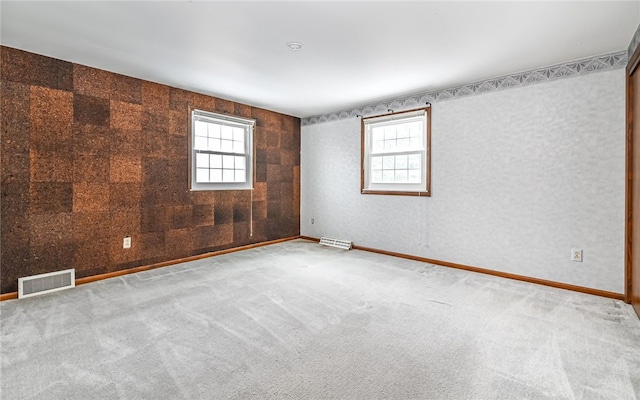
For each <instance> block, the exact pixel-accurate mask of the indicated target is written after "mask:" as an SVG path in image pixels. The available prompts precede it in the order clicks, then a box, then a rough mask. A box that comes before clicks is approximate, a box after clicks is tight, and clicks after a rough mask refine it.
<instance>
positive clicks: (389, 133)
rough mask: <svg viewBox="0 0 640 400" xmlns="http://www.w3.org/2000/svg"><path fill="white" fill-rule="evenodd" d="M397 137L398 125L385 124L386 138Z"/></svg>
mask: <svg viewBox="0 0 640 400" xmlns="http://www.w3.org/2000/svg"><path fill="white" fill-rule="evenodd" d="M395 138H396V127H395V126H385V128H384V139H385V140H390V139H395Z"/></svg>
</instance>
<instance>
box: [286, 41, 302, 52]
mask: <svg viewBox="0 0 640 400" xmlns="http://www.w3.org/2000/svg"><path fill="white" fill-rule="evenodd" d="M287 47H288V48H289V50H291V51H299V50H302V43H300V42H289V43H287Z"/></svg>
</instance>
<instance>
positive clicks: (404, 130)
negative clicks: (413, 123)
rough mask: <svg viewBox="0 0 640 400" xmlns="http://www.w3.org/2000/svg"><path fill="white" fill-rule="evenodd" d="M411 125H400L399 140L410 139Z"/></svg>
mask: <svg viewBox="0 0 640 400" xmlns="http://www.w3.org/2000/svg"><path fill="white" fill-rule="evenodd" d="M409 131H410V128H409V124H402V125H398V131H397V132H398V139H404V138H408V137H409Z"/></svg>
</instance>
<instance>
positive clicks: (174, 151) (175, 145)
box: [167, 136, 189, 166]
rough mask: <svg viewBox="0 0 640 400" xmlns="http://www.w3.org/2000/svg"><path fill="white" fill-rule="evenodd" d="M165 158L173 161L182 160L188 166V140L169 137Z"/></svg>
mask: <svg viewBox="0 0 640 400" xmlns="http://www.w3.org/2000/svg"><path fill="white" fill-rule="evenodd" d="M167 156H168V157H169V158H174V159H184V162H185V165H187V166H188V165H189V160H188V156H189V139H188V138H187V137H186V136H169V151H168V154H167Z"/></svg>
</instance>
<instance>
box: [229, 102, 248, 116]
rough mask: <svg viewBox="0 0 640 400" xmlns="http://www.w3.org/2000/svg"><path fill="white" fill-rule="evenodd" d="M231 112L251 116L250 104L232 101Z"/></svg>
mask: <svg viewBox="0 0 640 400" xmlns="http://www.w3.org/2000/svg"><path fill="white" fill-rule="evenodd" d="M231 113H232V114H233V115H237V116H239V117H243V118H251V106H248V105H245V104H241V103H233V112H231Z"/></svg>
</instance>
